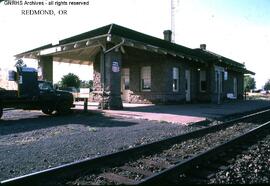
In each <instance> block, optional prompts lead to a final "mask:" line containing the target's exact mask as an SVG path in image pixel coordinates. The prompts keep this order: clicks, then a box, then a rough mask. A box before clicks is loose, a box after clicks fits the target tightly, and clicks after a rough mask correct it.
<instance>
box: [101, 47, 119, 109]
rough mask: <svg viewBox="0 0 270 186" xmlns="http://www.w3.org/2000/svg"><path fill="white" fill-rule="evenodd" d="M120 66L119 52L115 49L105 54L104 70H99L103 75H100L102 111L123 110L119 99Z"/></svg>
mask: <svg viewBox="0 0 270 186" xmlns="http://www.w3.org/2000/svg"><path fill="white" fill-rule="evenodd" d="M101 59H102V58H101ZM101 63H103V61H101ZM121 66H122V55H121V52H120V51H119V50H117V49H115V50H112V51H110V52H109V53H106V54H105V56H104V66H103V68H104V70H101V73H104V74H103V75H101V77H103V80H104V89H103V90H104V92H103V99H102V101H101V103H100V105H101V108H102V109H112V110H119V109H123V103H122V99H121Z"/></svg>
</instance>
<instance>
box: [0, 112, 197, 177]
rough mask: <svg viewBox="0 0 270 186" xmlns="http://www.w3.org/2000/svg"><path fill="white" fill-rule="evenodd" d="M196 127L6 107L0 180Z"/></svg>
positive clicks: (1, 134)
mask: <svg viewBox="0 0 270 186" xmlns="http://www.w3.org/2000/svg"><path fill="white" fill-rule="evenodd" d="M196 127H199V126H196ZM196 127H195V126H182V125H179V124H170V123H166V122H154V121H147V120H139V119H138V120H134V119H128V118H121V117H114V118H112V117H108V116H103V115H102V114H93V113H91V112H90V113H86V114H84V113H83V112H79V111H78V112H75V113H73V114H72V115H69V116H46V115H44V114H42V113H41V112H39V111H23V110H10V111H5V112H4V115H3V118H2V120H0V180H5V179H9V178H13V177H16V176H21V175H25V174H29V173H32V172H35V171H40V170H43V169H47V168H51V167H55V166H59V165H62V164H65V163H69V162H74V161H78V160H82V159H85V158H92V157H96V156H100V155H103V154H108V153H112V152H115V151H119V150H122V149H127V148H132V147H134V146H136V145H141V144H144V143H148V142H152V141H157V140H160V139H163V138H167V137H171V136H175V135H178V134H181V133H184V132H188V131H190V130H194V129H195V128H196Z"/></svg>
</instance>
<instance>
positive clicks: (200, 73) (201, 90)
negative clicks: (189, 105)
mask: <svg viewBox="0 0 270 186" xmlns="http://www.w3.org/2000/svg"><path fill="white" fill-rule="evenodd" d="M202 72H204V76H202ZM199 76H200V85H199V86H200V92H206V91H207V81H206V79H207V78H206V70H200V71H199ZM202 77H204V78H202ZM203 79H204V80H203ZM203 81H204V82H205V90H203V89H202V82H203Z"/></svg>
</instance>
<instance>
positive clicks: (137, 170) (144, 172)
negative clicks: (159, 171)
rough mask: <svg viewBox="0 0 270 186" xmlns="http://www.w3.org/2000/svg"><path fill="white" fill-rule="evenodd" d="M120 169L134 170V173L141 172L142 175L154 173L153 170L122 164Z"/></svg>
mask: <svg viewBox="0 0 270 186" xmlns="http://www.w3.org/2000/svg"><path fill="white" fill-rule="evenodd" d="M120 169H122V170H126V171H129V172H134V173H137V174H141V175H144V176H151V175H153V173H152V172H151V171H147V170H143V169H138V168H136V167H130V166H122V167H120Z"/></svg>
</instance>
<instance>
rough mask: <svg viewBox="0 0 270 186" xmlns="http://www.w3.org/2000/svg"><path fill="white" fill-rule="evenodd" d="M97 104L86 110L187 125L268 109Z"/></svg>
mask: <svg viewBox="0 0 270 186" xmlns="http://www.w3.org/2000/svg"><path fill="white" fill-rule="evenodd" d="M82 105H83V103H82V102H81V103H77V105H76V108H77V109H83V106H82ZM97 105H98V104H97V103H89V104H88V110H92V111H94V112H101V113H103V114H104V115H106V116H110V117H128V118H134V119H147V120H155V121H160V122H170V123H178V124H182V125H188V124H191V123H195V122H199V121H204V120H206V119H218V118H221V117H224V116H228V115H232V114H238V113H242V112H248V111H252V110H257V109H262V108H266V107H269V108H270V100H247V101H231V102H227V103H223V104H220V105H218V104H182V105H153V104H124V110H99V109H98V108H97Z"/></svg>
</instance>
